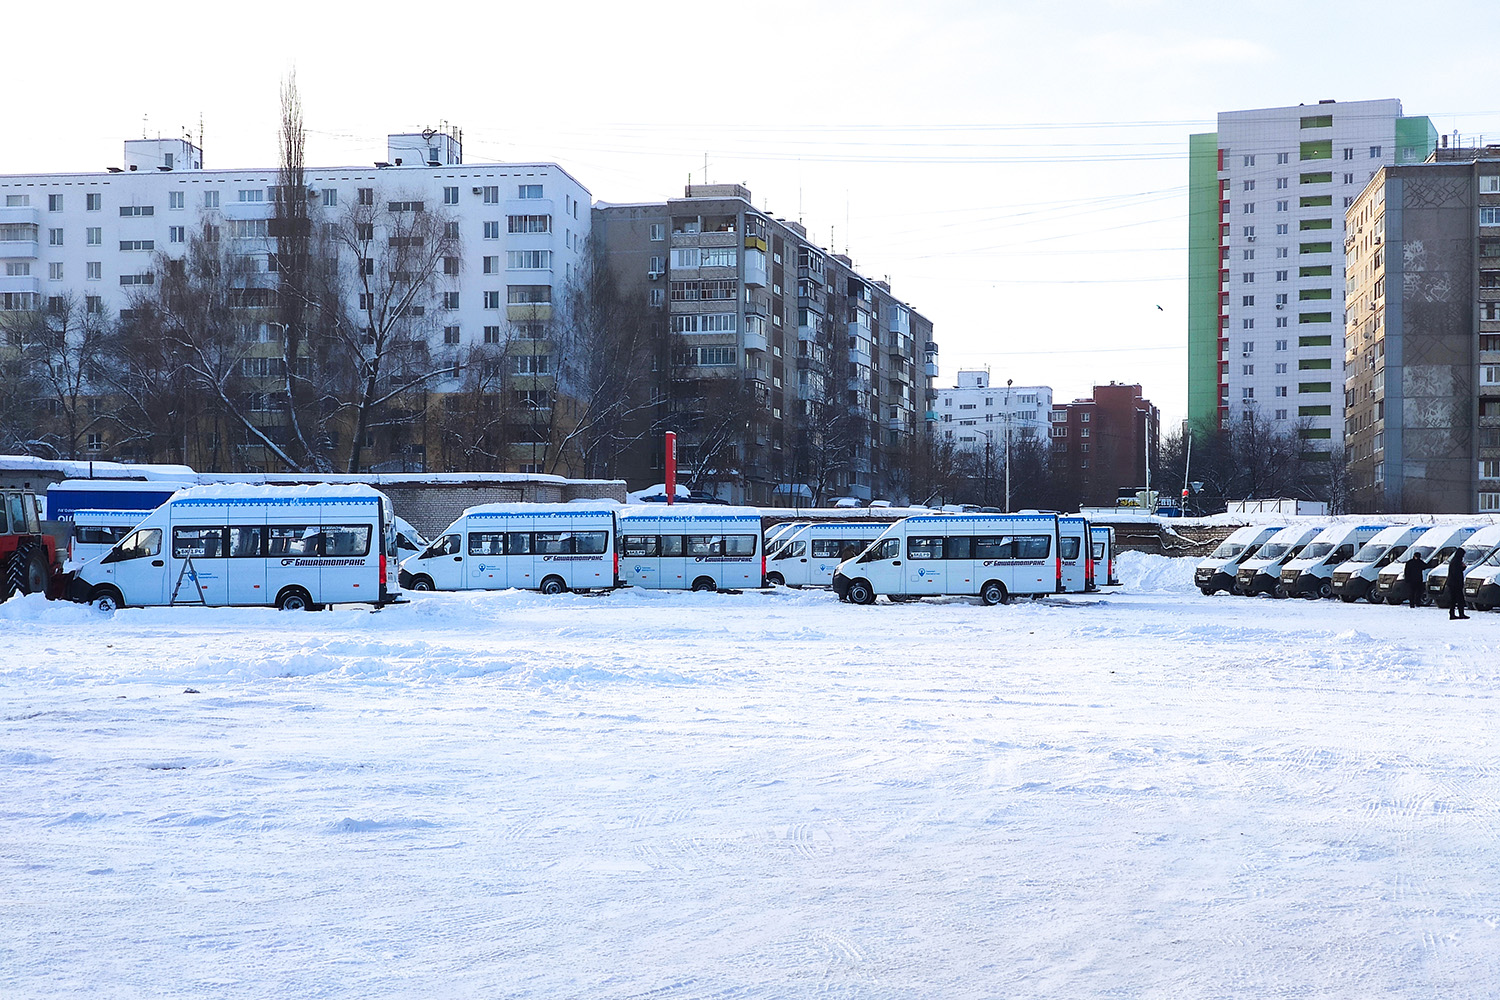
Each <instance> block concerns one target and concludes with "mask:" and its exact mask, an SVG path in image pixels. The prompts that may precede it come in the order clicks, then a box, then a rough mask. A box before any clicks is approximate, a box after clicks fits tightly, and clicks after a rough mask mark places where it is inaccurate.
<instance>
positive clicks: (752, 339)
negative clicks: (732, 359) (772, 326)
mask: <svg viewBox="0 0 1500 1000" xmlns="http://www.w3.org/2000/svg"><path fill="white" fill-rule="evenodd" d="M743 336H744V338H745V350H747V351H766V350H769V349H770V345H769V344H768V343H767V342H766V332H765V330H764V329H760V330H751V329H748V328H747V329H746V330H745V332H744V334H743Z"/></svg>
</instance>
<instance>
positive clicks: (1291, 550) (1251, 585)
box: [1235, 524, 1322, 597]
mask: <svg viewBox="0 0 1500 1000" xmlns="http://www.w3.org/2000/svg"><path fill="white" fill-rule="evenodd" d="M1321 530H1322V528H1321V527H1319V526H1318V525H1308V524H1294V525H1292V526H1290V527H1287V528H1282V529H1281V530H1280V531H1278V532H1276V534H1274V535H1272V536H1271V537H1270V538H1268V539H1267V540H1266V544H1264V545H1262V546H1261V547H1260V551H1259V552H1257V553H1255V555H1254V556H1253V557H1251V558H1249V559H1246V560H1245V561H1244V562H1242V563H1240V569H1239V572H1238V573H1236V574H1235V590H1236V592H1237V593H1239V594H1241V595H1243V596H1245V597H1254V596H1256V595H1257V594H1270V595H1272V596H1273V597H1279V596H1280V594H1278V593H1277V584H1278V583H1280V582H1281V567H1282V566H1284V565H1286V564H1287V563H1288V562H1290V561H1292V560H1293V559H1295V558H1297V556H1298V554H1299V553H1301V551H1302V550H1303V548H1305V547H1306V546H1307V544H1308V543H1309V542H1311V541H1312V540H1313V539H1314V538H1316V537H1318V533H1319V532H1320V531H1321Z"/></svg>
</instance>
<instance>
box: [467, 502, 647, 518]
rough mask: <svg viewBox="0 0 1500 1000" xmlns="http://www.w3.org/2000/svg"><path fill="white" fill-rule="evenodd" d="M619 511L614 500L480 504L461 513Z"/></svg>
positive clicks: (565, 514)
mask: <svg viewBox="0 0 1500 1000" xmlns="http://www.w3.org/2000/svg"><path fill="white" fill-rule="evenodd" d="M619 509H620V504H619V503H618V502H616V501H614V500H590V501H587V502H585V503H482V504H479V505H477V506H474V507H470V508H468V509H467V510H465V511H464V512H463V515H462V516H464V517H500V516H505V515H511V516H514V515H517V514H524V515H526V516H528V517H588V516H589V515H591V514H592V515H599V514H613V513H614V512H615V511H617V510H619Z"/></svg>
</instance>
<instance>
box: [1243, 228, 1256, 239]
mask: <svg viewBox="0 0 1500 1000" xmlns="http://www.w3.org/2000/svg"><path fill="white" fill-rule="evenodd" d="M1243 235H1244V237H1245V238H1246V239H1247V240H1249V239H1254V238H1255V227H1254V226H1246V227H1245V228H1244V231H1243Z"/></svg>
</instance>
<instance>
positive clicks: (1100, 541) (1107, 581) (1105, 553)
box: [1089, 524, 1120, 590]
mask: <svg viewBox="0 0 1500 1000" xmlns="http://www.w3.org/2000/svg"><path fill="white" fill-rule="evenodd" d="M1089 537H1090V538H1092V539H1093V543H1094V578H1095V587H1094V589H1095V590H1097V589H1099V586H1100V584H1099V582H1098V579H1099V577H1101V576H1102V577H1103V578H1104V582H1103V584H1102V586H1105V587H1118V586H1119V585H1120V581H1119V579H1118V578H1116V576H1115V529H1114V528H1109V527H1104V526H1101V525H1097V524H1096V525H1092V526H1090V528H1089Z"/></svg>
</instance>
